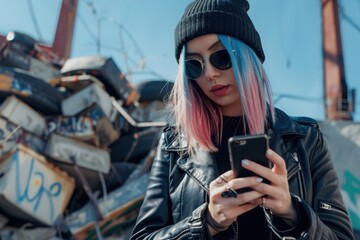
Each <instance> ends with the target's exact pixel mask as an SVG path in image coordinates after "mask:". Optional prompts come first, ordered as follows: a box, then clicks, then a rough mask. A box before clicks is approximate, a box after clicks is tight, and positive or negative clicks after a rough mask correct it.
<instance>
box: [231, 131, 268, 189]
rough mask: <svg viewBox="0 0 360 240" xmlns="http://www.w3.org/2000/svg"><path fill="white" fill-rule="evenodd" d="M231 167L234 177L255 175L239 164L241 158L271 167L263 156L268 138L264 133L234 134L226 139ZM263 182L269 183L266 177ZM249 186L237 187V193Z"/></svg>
mask: <svg viewBox="0 0 360 240" xmlns="http://www.w3.org/2000/svg"><path fill="white" fill-rule="evenodd" d="M228 147H229V158H230V164H231V169H232V170H233V171H234V176H235V178H239V177H250V176H255V173H253V172H251V171H249V170H247V169H245V168H243V167H242V165H241V161H242V160H243V159H248V160H251V161H253V162H256V163H258V164H261V165H263V166H265V167H268V168H271V167H272V163H271V162H270V161H269V160H268V159H267V158H266V157H265V153H266V151H267V149H268V148H269V138H268V136H267V135H266V134H259V135H246V136H245V135H243V136H234V137H231V138H230V139H229V140H228ZM264 182H267V183H269V181H267V180H266V179H264ZM249 190H250V189H249V188H244V189H239V190H238V193H240V192H246V191H249Z"/></svg>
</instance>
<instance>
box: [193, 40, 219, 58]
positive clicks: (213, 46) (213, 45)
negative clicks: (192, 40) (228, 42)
mask: <svg viewBox="0 0 360 240" xmlns="http://www.w3.org/2000/svg"><path fill="white" fill-rule="evenodd" d="M219 45H221V42H220V40H217V41H216V42H214V43H213V44H211V45H210V47H208V49H207V50H212V49H214V48H215V47H217V46H219ZM198 55H200V54H198V53H191V52H187V53H186V56H187V57H192V56H198Z"/></svg>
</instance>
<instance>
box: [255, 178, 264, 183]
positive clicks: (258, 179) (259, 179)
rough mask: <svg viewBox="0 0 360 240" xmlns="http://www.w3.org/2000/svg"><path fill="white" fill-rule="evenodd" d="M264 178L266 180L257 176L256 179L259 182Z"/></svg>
mask: <svg viewBox="0 0 360 240" xmlns="http://www.w3.org/2000/svg"><path fill="white" fill-rule="evenodd" d="M263 180H264V179H263V178H261V177H258V178H256V181H257V182H262V181H263Z"/></svg>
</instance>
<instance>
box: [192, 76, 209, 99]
mask: <svg viewBox="0 0 360 240" xmlns="http://www.w3.org/2000/svg"><path fill="white" fill-rule="evenodd" d="M195 84H197V85H198V86H199V88H200V89H201V91H202V92H203V93H205V94H206V95H207V88H208V87H209V86H208V84H209V82H208V81H206V79H205V78H203V77H201V78H199V79H197V80H196V83H195Z"/></svg>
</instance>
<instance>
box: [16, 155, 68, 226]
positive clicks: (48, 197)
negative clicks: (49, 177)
mask: <svg viewBox="0 0 360 240" xmlns="http://www.w3.org/2000/svg"><path fill="white" fill-rule="evenodd" d="M14 161H15V164H16V166H15V167H16V183H15V185H16V201H17V203H20V204H21V203H23V202H28V203H30V204H33V208H32V211H33V212H37V211H38V207H39V205H40V203H41V202H43V201H47V202H48V204H49V205H48V206H49V208H48V211H49V215H50V219H51V220H54V217H55V216H54V200H53V199H54V198H56V197H58V196H60V193H61V189H62V187H61V184H60V183H59V182H54V183H52V184H51V185H50V186H49V188H46V186H45V181H46V179H45V178H44V174H43V173H42V172H40V171H35V170H34V163H35V161H36V160H35V159H34V158H32V159H27V161H31V162H30V168H29V171H28V175H27V177H26V181H25V182H26V184H25V186H24V188H23V189H21V185H22V178H23V176H24V175H25V174H26V173H25V169H24V168H22V169H21V171H20V160H19V158H18V157H16V158H14ZM46 185H48V184H46Z"/></svg>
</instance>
